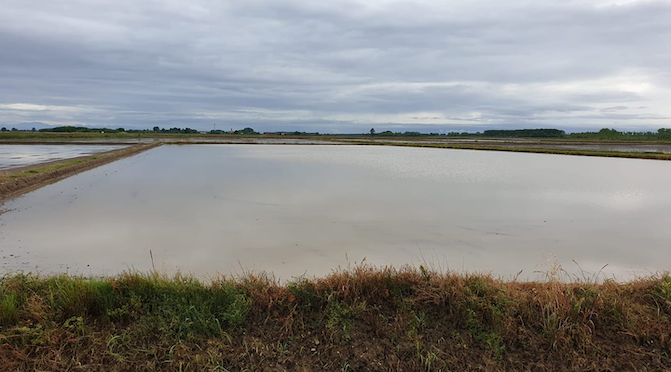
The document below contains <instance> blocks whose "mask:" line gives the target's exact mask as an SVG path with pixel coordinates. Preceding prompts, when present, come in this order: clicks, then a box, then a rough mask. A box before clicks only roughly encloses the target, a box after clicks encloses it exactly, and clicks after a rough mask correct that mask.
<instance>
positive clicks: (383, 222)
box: [0, 145, 671, 279]
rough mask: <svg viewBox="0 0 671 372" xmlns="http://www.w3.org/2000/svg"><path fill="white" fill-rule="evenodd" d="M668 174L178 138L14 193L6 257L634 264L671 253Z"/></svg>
mask: <svg viewBox="0 0 671 372" xmlns="http://www.w3.org/2000/svg"><path fill="white" fill-rule="evenodd" d="M668 185H671V163H669V162H661V161H651V160H639V159H617V158H594V157H577V156H560V155H540V154H517V153H502V152H485V151H465V150H444V149H422V148H398V147H396V148H394V147H375V146H365V147H361V146H245V145H228V146H227V145H192V146H163V147H160V148H157V149H153V150H150V151H148V152H145V153H142V154H140V155H138V156H135V157H131V158H127V159H123V160H120V161H117V162H115V163H112V164H108V165H105V166H102V167H99V168H96V169H94V170H91V171H88V172H84V173H81V174H79V175H76V176H74V177H71V178H68V179H66V180H63V181H61V182H58V183H56V184H53V185H50V186H47V187H44V188H42V189H39V190H37V191H35V192H32V193H30V194H27V195H25V196H24V197H22V198H19V199H16V200H15V201H13V202H10V203H8V204H7V205H6V206H5V208H7V209H12V210H11V211H10V212H7V213H5V214H2V215H0V226H1V227H0V250H1V251H2V252H0V257H4V258H2V259H1V260H0V270H1V269H2V268H4V269H7V270H14V269H33V270H34V269H35V268H36V267H37V269H38V270H45V271H62V270H65V269H67V268H69V270H71V271H75V272H81V273H85V274H87V273H92V274H100V273H107V274H110V273H112V274H113V273H117V272H119V271H122V270H126V269H128V268H136V269H139V270H147V269H150V268H151V261H150V259H149V250H150V249H151V250H152V252H153V256H154V259H155V262H156V264H157V265H158V266H160V267H163V268H165V269H166V270H167V271H174V270H177V269H178V268H179V269H181V270H182V271H185V272H192V273H195V274H196V275H201V276H208V275H210V276H211V275H214V274H216V273H226V274H227V273H231V272H241V271H242V270H243V269H244V270H267V271H272V272H274V273H275V274H276V275H277V276H278V277H280V278H284V279H287V278H291V277H292V276H296V275H301V274H304V273H307V274H308V275H324V274H327V273H329V272H330V271H331V270H332V269H334V268H336V267H338V266H347V264H348V263H351V262H360V261H361V260H363V259H364V258H365V259H366V262H369V263H371V264H375V265H386V264H393V265H404V264H414V265H419V264H424V265H429V266H433V267H438V268H442V269H450V270H460V271H462V270H463V271H470V272H473V271H486V272H492V273H493V274H495V275H501V276H504V277H511V276H514V275H516V274H517V273H518V272H519V271H520V270H523V273H522V274H521V275H520V278H521V279H535V278H538V277H539V276H542V274H539V273H538V272H541V273H542V272H547V271H548V267H547V265H546V264H547V262H548V260H549V257H554V260H555V261H553V262H554V263H556V264H559V265H561V266H562V267H563V268H564V270H566V272H567V273H568V274H569V275H578V276H589V275H595V273H597V272H600V274H599V275H600V276H601V277H602V278H603V277H616V278H622V279H626V278H629V277H631V276H632V275H641V274H647V273H649V272H654V271H658V270H668V269H669V268H671V230H669V229H668V226H670V225H671V213H669V210H671V193H669V192H668ZM27 252H30V253H27ZM9 254H13V255H14V256H12V257H11V258H9ZM17 256H19V257H20V258H16V257H17ZM573 260H575V261H576V262H577V263H578V264H579V266H578V265H577V264H575V263H574V262H573ZM606 264H608V266H606V267H605V268H604V269H603V270H601V268H602V267H603V266H604V265H606ZM87 265H88V266H87ZM600 270H601V271H600ZM583 271H584V273H583Z"/></svg>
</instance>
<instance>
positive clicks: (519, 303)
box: [0, 265, 671, 371]
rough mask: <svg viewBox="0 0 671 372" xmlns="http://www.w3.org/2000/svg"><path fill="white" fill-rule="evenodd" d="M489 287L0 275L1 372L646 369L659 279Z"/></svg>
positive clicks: (363, 280) (662, 296)
mask: <svg viewBox="0 0 671 372" xmlns="http://www.w3.org/2000/svg"><path fill="white" fill-rule="evenodd" d="M552 278H553V276H552V275H549V280H546V281H543V282H517V281H501V280H498V279H495V278H492V277H490V276H487V275H475V274H474V275H461V274H455V273H445V272H437V271H429V270H425V269H424V268H423V267H420V268H413V267H402V268H389V267H387V268H375V267H372V266H368V265H358V266H355V267H350V268H347V269H339V270H337V271H335V272H334V273H333V274H331V275H329V276H327V277H324V278H317V279H297V280H295V281H293V282H291V283H288V284H279V283H278V282H277V281H276V280H274V278H273V277H272V276H268V275H265V274H259V275H251V274H247V275H244V276H242V277H240V278H235V279H226V278H219V279H216V280H213V281H211V283H209V284H203V283H201V282H199V281H197V280H194V279H193V278H189V277H184V276H178V277H174V278H168V277H165V276H162V275H158V274H156V273H153V274H150V275H140V274H124V275H122V276H119V277H114V278H102V279H82V278H71V277H67V276H60V277H51V278H37V277H32V276H26V275H14V276H10V277H7V278H5V279H3V280H2V282H1V283H0V309H1V310H2V313H0V315H1V316H0V324H2V327H1V328H0V366H3V370H21V371H28V370H31V371H32V370H50V371H51V370H53V371H66V370H103V371H122V370H166V371H168V370H169V371H173V370H229V371H241V370H249V371H254V370H259V371H283V370H289V371H312V370H329V371H330V370H342V371H448V370H451V371H456V370H459V371H462V370H472V371H504V370H505V371H516V370H519V371H541V370H542V371H548V370H550V371H575V370H586V371H620V370H632V371H634V370H639V371H644V370H645V371H655V370H660V371H661V370H668V369H670V368H671V358H669V351H670V349H669V347H670V334H671V333H670V332H671V322H670V320H669V316H670V315H671V277H669V276H668V275H657V276H652V277H648V278H641V279H639V280H636V281H632V282H628V283H616V282H613V281H606V282H604V283H595V282H594V281H591V280H588V281H577V282H572V283H568V282H562V281H558V280H552Z"/></svg>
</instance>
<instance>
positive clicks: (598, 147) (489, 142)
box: [342, 138, 671, 154]
mask: <svg viewBox="0 0 671 372" xmlns="http://www.w3.org/2000/svg"><path fill="white" fill-rule="evenodd" d="M342 141H344V142H352V141H358V142H360V141H363V142H381V143H383V142H388V143H430V144H460V145H472V146H485V147H487V146H494V147H513V148H527V149H564V150H585V151H616V152H653V153H660V154H671V144H663V143H662V144H660V143H626V142H622V143H595V142H573V143H561V142H560V143H553V142H549V141H548V142H539V141H534V140H530V139H516V138H510V139H454V138H446V139H439V140H412V139H408V140H393V139H392V140H386V139H383V138H376V139H372V138H363V139H343V140H342Z"/></svg>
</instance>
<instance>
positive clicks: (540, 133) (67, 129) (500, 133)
mask: <svg viewBox="0 0 671 372" xmlns="http://www.w3.org/2000/svg"><path fill="white" fill-rule="evenodd" d="M36 131H38V130H37V129H35V128H32V129H31V130H19V129H17V128H11V129H7V128H6V127H2V128H0V132H36ZM39 132H53V133H100V132H103V133H122V132H127V133H171V134H198V133H200V132H199V131H197V130H195V129H191V128H188V127H187V128H178V127H173V128H169V129H166V128H160V127H158V126H156V127H154V128H152V129H139V130H138V129H128V130H126V129H124V128H116V129H113V128H87V127H75V126H61V127H50V128H44V129H40V130H39ZM207 133H209V134H239V135H257V134H259V132H257V131H255V130H254V129H253V128H250V127H247V128H244V129H239V130H235V131H221V130H212V131H209V132H207ZM369 133H370V135H371V136H387V137H391V136H394V137H419V136H445V135H447V136H448V137H487V138H567V139H592V140H641V141H645V140H653V141H654V140H663V141H671V129H670V128H660V129H658V130H657V131H656V132H650V131H647V132H626V131H625V132H620V131H617V130H615V129H609V128H603V129H601V130H600V131H598V132H576V133H570V134H566V132H565V131H563V130H560V129H514V130H504V129H501V130H485V131H483V132H475V133H469V132H449V133H447V134H438V133H429V134H426V133H420V132H412V131H406V132H392V131H389V130H387V131H384V132H380V133H377V132H376V131H375V128H371V130H370V132H369ZM266 134H275V135H292V136H299V135H312V136H318V135H319V133H318V132H313V133H310V132H298V131H295V132H266Z"/></svg>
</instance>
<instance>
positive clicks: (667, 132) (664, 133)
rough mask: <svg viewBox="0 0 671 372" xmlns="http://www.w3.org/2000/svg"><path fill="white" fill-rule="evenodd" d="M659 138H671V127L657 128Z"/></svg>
mask: <svg viewBox="0 0 671 372" xmlns="http://www.w3.org/2000/svg"><path fill="white" fill-rule="evenodd" d="M657 138H658V139H661V140H671V129H669V128H659V129H658V130H657Z"/></svg>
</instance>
